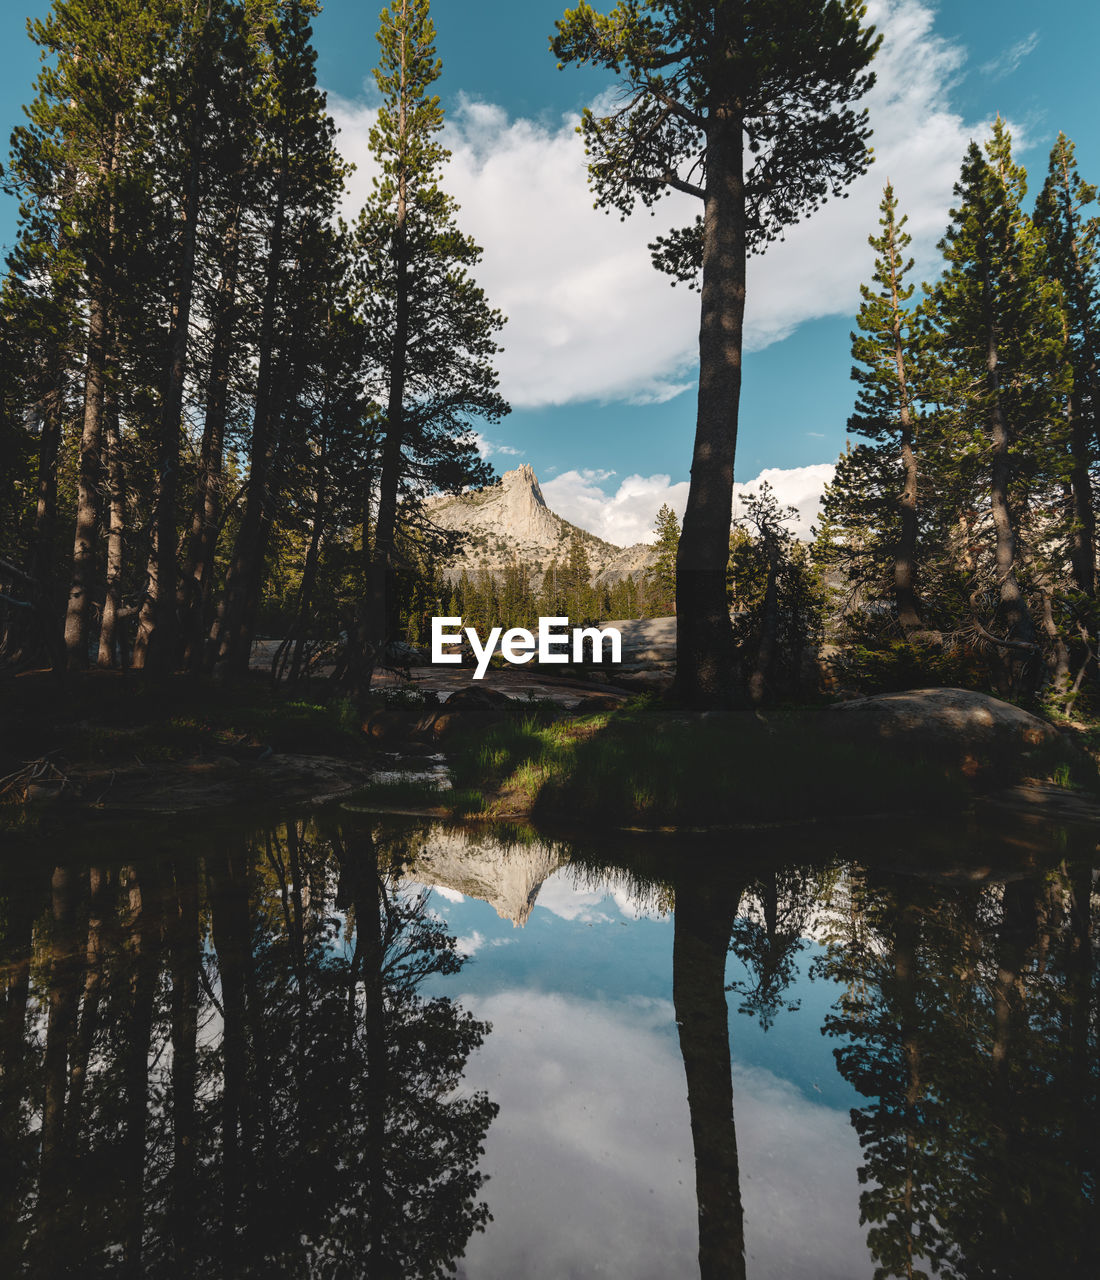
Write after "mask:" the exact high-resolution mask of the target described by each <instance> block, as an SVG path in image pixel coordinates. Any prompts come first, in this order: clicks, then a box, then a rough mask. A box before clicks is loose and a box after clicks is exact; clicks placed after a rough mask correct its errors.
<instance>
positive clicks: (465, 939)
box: [455, 929, 512, 958]
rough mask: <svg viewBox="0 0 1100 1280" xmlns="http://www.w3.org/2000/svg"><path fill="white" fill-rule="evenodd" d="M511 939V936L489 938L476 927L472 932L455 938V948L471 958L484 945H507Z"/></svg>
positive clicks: (460, 953)
mask: <svg viewBox="0 0 1100 1280" xmlns="http://www.w3.org/2000/svg"><path fill="white" fill-rule="evenodd" d="M511 941H512V939H511V938H487V937H486V936H485V935H484V934H483V933H482V932H481V930H480V929H474V930H473V932H472V933H466V934H463V935H462V937H461V938H456V939H455V950H456V951H457V952H458V953H459V955H463V956H466V957H467V958H469V957H470V956H476V955H477V953H478V952H479V951H480V950H481V949H482V947H506V946H507V945H508V943H509V942H511Z"/></svg>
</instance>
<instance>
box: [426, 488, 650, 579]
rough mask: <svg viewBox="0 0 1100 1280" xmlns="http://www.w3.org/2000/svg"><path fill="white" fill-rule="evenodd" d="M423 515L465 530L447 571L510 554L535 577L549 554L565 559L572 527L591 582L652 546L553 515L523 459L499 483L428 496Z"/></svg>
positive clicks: (646, 557) (643, 564)
mask: <svg viewBox="0 0 1100 1280" xmlns="http://www.w3.org/2000/svg"><path fill="white" fill-rule="evenodd" d="M428 515H429V516H430V518H431V519H432V521H433V522H434V523H435V524H437V525H439V526H440V527H441V528H443V529H453V530H455V531H457V532H460V533H464V534H466V535H467V543H466V546H465V548H464V550H463V551H462V552H461V553H460V554H459V555H458V556H457V557H456V559H455V560H454V561H453V563H452V564H451V565H450V566H449V568H448V569H447V572H448V573H449V574H450V575H451V576H452V577H457V576H458V575H459V574H460V573H461V572H462V570H463V569H465V570H466V571H467V572H473V571H474V570H476V569H480V568H487V569H492V570H497V571H499V570H502V569H504V568H505V567H506V566H507V565H508V564H510V563H511V562H512V560H513V559H515V560H517V561H518V562H519V563H520V564H522V565H525V566H526V567H527V569H528V570H529V571H530V573H531V574H532V577H533V578H534V580H535V582H536V583H538V582H540V581H541V579H542V575H543V574H544V573H545V572H546V570H547V569H548V568H549V567H550V564H551V563H552V562H553V561H554V560H556V561H557V562H558V563H559V564H564V562H565V561H566V560H567V558H568V556H569V544H570V541H571V540H572V537H573V535H574V533H580V535H581V538H582V541H583V542H584V549H585V552H586V554H587V556H588V563H589V567H590V569H591V571H592V576H593V579H594V580H595V581H596V582H600V583H604V582H607V583H611V582H618V581H619V580H621V579H622V578H624V577H626V576H627V575H629V574H632V573H638V572H640V571H641V570H643V569H645V568H647V567H648V566H649V565H651V564H652V563H653V560H654V552H653V548H652V547H648V546H646V545H645V544H644V543H637V544H636V545H635V546H633V547H616V546H613V545H612V544H611V543H609V542H604V541H603V540H602V539H601V538H597V537H596V535H595V534H592V533H588V532H587V531H586V530H584V529H578V528H577V526H576V525H572V524H570V523H569V521H568V520H563V519H562V517H561V516H559V515H555V514H554V512H553V511H551V510H550V508H549V507H548V506H547V505H546V500H545V499H544V498H543V496H542V489H541V488H540V487H539V482H538V478H537V476H536V475H535V473H534V471H533V470H532V468H531V467H530V466H529V465H528V464H527V463H524V464H523V465H522V466H519V467H517V468H516V469H515V470H514V471H506V472H505V473H504V475H503V476H502V477H501V479H500V483H499V484H495V485H491V486H489V487H488V488H485V489H480V490H478V491H477V492H476V493H464V494H461V495H459V496H458V497H450V496H447V497H439V498H433V499H431V500H430V501H429V503H428Z"/></svg>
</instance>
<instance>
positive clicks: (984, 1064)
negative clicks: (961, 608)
mask: <svg viewBox="0 0 1100 1280" xmlns="http://www.w3.org/2000/svg"><path fill="white" fill-rule="evenodd" d="M1010 837H1011V838H1010V839H1008V840H1005V839H1002V838H1001V837H1000V836H998V835H996V834H991V832H990V830H989V827H988V824H983V825H981V826H975V827H972V828H970V829H965V828H955V829H950V830H949V829H945V828H941V829H939V830H936V831H928V830H925V831H917V830H910V831H907V832H902V833H895V832H893V831H890V830H888V829H881V828H867V827H861V828H859V829H854V830H844V829H842V828H836V829H832V830H825V829H818V830H815V831H813V832H810V833H805V834H803V835H802V836H801V837H799V838H798V840H797V842H796V841H794V840H793V839H792V841H790V842H788V843H787V844H786V846H785V847H782V848H781V847H779V845H778V841H777V838H776V837H775V836H774V834H767V835H760V836H759V837H758V838H749V837H747V836H741V837H738V838H737V843H732V842H731V841H729V840H727V841H725V842H723V843H721V844H718V845H715V844H713V843H711V844H701V843H700V842H698V841H696V842H688V841H675V842H669V841H662V842H644V841H639V840H625V839H624V840H623V841H621V842H619V843H618V845H617V847H613V845H612V843H611V842H609V841H600V842H599V844H598V845H597V846H595V847H589V845H588V843H587V842H584V841H581V842H578V841H572V842H570V843H568V844H566V843H563V842H560V841H557V842H550V841H545V840H541V839H538V838H536V837H534V836H533V835H532V834H531V833H525V834H524V833H515V834H513V835H511V836H508V835H501V834H499V833H496V834H492V833H488V832H484V831H483V832H480V833H474V834H471V833H469V832H462V831H455V830H446V829H444V828H441V827H439V826H434V825H431V824H418V823H416V822H412V821H403V822H398V821H394V820H387V821H378V820H372V819H370V818H369V817H367V816H357V817H356V818H354V819H348V820H347V821H344V822H334V821H332V820H330V819H326V820H324V821H321V820H318V821H317V822H309V823H304V822H300V821H299V822H297V823H295V822H290V823H280V824H275V825H273V826H271V827H270V828H269V829H266V830H262V831H260V832H259V833H253V834H251V835H241V834H236V835H234V834H232V833H230V832H224V831H223V832H220V833H213V834H211V835H210V836H207V837H204V838H203V840H202V844H203V847H204V850H205V852H204V853H203V854H202V856H201V857H196V856H195V854H194V853H193V852H181V845H183V846H184V847H185V846H186V844H188V843H191V841H183V842H180V841H177V842H176V843H175V845H171V844H169V842H168V841H167V840H166V839H164V838H163V835H161V836H158V837H157V840H158V842H159V843H160V845H161V846H162V847H161V848H160V850H159V853H158V855H157V856H153V855H152V854H150V855H149V856H146V857H143V858H142V859H140V860H138V859H131V860H129V861H120V860H117V859H116V860H111V859H106V858H96V857H89V856H85V857H84V858H83V859H78V858H77V857H76V855H75V853H74V856H73V857H72V858H71V859H70V860H68V861H65V862H63V863H61V864H59V865H57V866H56V867H54V868H52V870H49V871H46V872H43V874H42V875H41V876H40V877H39V878H38V880H37V881H35V880H34V879H33V877H32V879H31V880H30V881H29V882H28V883H26V884H22V883H19V882H16V881H15V880H14V879H12V880H11V881H10V885H9V888H8V890H7V892H6V896H4V897H3V905H2V909H0V919H2V941H0V946H2V951H0V974H2V977H0V989H2V993H3V1009H2V1010H0V1018H2V1020H0V1070H2V1072H3V1076H2V1079H3V1089H2V1092H0V1127H2V1138H3V1153H4V1160H3V1162H2V1163H0V1179H2V1180H0V1232H2V1243H0V1268H3V1274H28V1275H35V1276H40V1275H41V1276H51V1275H65V1274H72V1275H80V1276H96V1275H117V1274H123V1275H134V1276H137V1275H142V1274H148V1273H151V1272H154V1271H167V1272H168V1273H169V1274H177V1275H196V1274H211V1275H215V1276H217V1275H224V1276H248V1275H295V1276H344V1275H346V1276H349V1277H350V1276H356V1277H360V1276H380V1277H388V1276H394V1277H406V1276H408V1277H414V1276H422V1275H423V1276H435V1275H445V1274H448V1273H449V1272H450V1269H451V1268H453V1267H457V1268H458V1271H459V1275H460V1276H468V1277H471V1280H477V1278H480V1280H488V1278H493V1277H509V1278H510V1277H512V1276H515V1275H519V1274H522V1275H523V1276H524V1277H525V1280H527V1278H529V1280H537V1278H538V1277H542V1276H545V1277H550V1278H553V1280H556V1278H557V1277H559V1276H562V1275H568V1274H597V1273H598V1274H607V1275H615V1276H624V1277H625V1276H629V1277H630V1278H631V1280H646V1278H647V1277H652V1278H653V1280H658V1278H660V1277H667V1276H669V1275H685V1276H686V1275H690V1274H692V1273H693V1272H694V1273H695V1274H698V1275H700V1276H701V1277H702V1280H712V1278H715V1277H735V1278H736V1277H745V1276H747V1277H749V1280H769V1278H770V1277H777V1278H778V1277H783V1278H784V1280H796V1278H797V1277H799V1276H805V1277H807V1280H809V1278H810V1277H813V1278H814V1280H857V1278H858V1277H867V1278H868V1280H870V1278H871V1277H872V1276H875V1277H879V1276H881V1277H891V1276H898V1277H917V1276H921V1275H933V1274H938V1275H943V1276H946V1277H958V1278H960V1280H961V1278H967V1280H969V1278H970V1277H986V1276H988V1277H997V1278H998V1280H1002V1278H1005V1280H1015V1278H1016V1277H1019V1280H1024V1278H1025V1277H1028V1278H1030V1277H1034V1276H1038V1275H1045V1274H1058V1275H1060V1276H1066V1277H1070V1278H1071V1280H1072V1278H1074V1277H1085V1276H1092V1275H1093V1274H1096V1273H1097V1271H1098V1269H1100V1267H1098V1262H1100V1257H1098V1252H1097V1238H1096V1227H1095V1218H1096V1214H1095V1209H1096V1173H1097V1169H1096V1161H1097V1150H1098V1144H1097V1127H1096V1126H1097V981H1096V980H1097V958H1098V954H1100V949H1098V936H1097V935H1098V930H1097V910H1096V907H1097V903H1096V900H1095V892H1096V890H1095V884H1094V874H1093V862H1094V858H1095V849H1096V833H1095V831H1091V832H1090V831H1083V830H1077V831H1072V830H1066V831H1052V830H1049V829H1048V830H1045V831H1041V832H1040V831H1037V830H1030V829H1028V828H1027V827H1026V824H1021V823H1020V822H1015V823H1014V824H1013V826H1012V830H1011V833H1010ZM68 847H72V845H70V846H68ZM930 868H935V869H934V870H930ZM517 925H519V926H523V927H522V929H520V928H516V927H515V926H517ZM623 926H626V927H623ZM470 955H472V956H474V957H475V963H473V964H470V965H464V956H470ZM490 1024H492V1027H493V1031H492V1034H491V1035H490V1034H489V1030H490ZM498 1104H499V1106H500V1112H499V1118H496V1119H494V1117H497V1113H498ZM487 1176H489V1177H491V1179H492V1180H491V1181H490V1182H489V1183H488V1185H486V1181H485V1180H486V1177H487ZM490 1204H491V1207H492V1211H493V1212H492V1217H490V1213H489V1208H490Z"/></svg>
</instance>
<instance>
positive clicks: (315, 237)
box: [214, 0, 344, 675]
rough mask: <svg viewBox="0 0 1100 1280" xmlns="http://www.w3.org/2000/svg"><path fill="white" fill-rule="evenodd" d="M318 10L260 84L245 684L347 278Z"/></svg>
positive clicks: (269, 63) (237, 615)
mask: <svg viewBox="0 0 1100 1280" xmlns="http://www.w3.org/2000/svg"><path fill="white" fill-rule="evenodd" d="M313 9H314V4H313V3H312V0H295V2H293V3H289V4H287V5H286V6H284V7H282V8H281V9H280V10H279V16H278V21H272V22H270V23H269V24H268V25H267V27H266V30H265V44H266V58H265V61H266V67H265V71H264V74H263V76H262V77H261V79H260V82H259V85H258V95H259V102H258V103H257V107H258V109H259V110H258V114H260V118H261V119H264V121H265V133H264V134H263V136H262V138H261V146H260V163H261V165H262V169H263V178H264V184H265V187H266V190H265V191H264V196H265V201H266V204H267V210H266V217H265V218H264V220H263V222H261V224H260V225H261V227H262V233H263V235H264V239H265V241H266V252H265V253H264V254H263V255H262V257H261V258H260V264H259V272H258V276H259V279H258V294H259V296H258V299H257V301H258V311H259V324H258V328H257V332H256V339H255V341H256V350H255V360H256V374H255V377H256V384H255V393H254V401H253V407H252V432H251V437H250V440H249V449H248V463H249V466H248V480H247V482H246V485H245V489H244V514H243V516H242V518H241V523H240V528H239V529H238V531H237V536H236V540H235V545H234V548H233V553H232V556H231V559H230V564H229V569H228V573H227V578H226V585H225V600H224V604H223V607H222V610H221V616H220V617H219V619H218V622H217V624H216V627H217V634H216V642H215V646H214V647H215V651H216V653H217V655H218V657H219V658H220V659H221V660H222V661H224V662H225V664H226V666H227V668H228V670H229V671H231V672H233V673H235V674H237V675H243V674H244V673H245V672H246V671H247V670H248V663H249V657H250V654H251V649H252V637H253V634H254V631H255V627H256V620H257V616H258V613H259V609H260V603H261V598H262V590H263V574H264V562H265V557H266V555H267V551H268V546H269V542H270V537H271V532H272V527H273V522H274V519H275V515H276V508H277V505H278V498H279V492H280V487H281V483H282V480H283V477H284V473H283V468H284V467H285V466H286V465H287V463H288V461H289V459H288V448H289V447H290V443H291V432H290V427H291V425H292V424H293V422H294V421H295V414H294V412H293V408H292V407H293V406H294V405H295V404H296V401H297V397H298V396H299V394H300V393H301V391H302V389H303V385H304V382H305V379H306V373H307V369H308V362H309V352H310V349H311V344H312V341H313V335H314V333H315V331H316V321H317V319H318V317H319V315H323V314H324V307H325V306H326V305H327V299H326V297H325V295H326V294H327V293H329V291H330V290H331V289H332V288H333V287H334V279H333V272H334V270H335V271H336V276H337V279H338V278H339V270H340V267H339V263H338V262H335V263H334V261H333V253H334V248H335V246H334V241H333V239H332V235H331V232H330V231H329V230H328V223H329V220H330V219H331V217H332V215H333V214H334V212H335V205H336V199H337V197H338V195H339V193H340V190H341V187H342V181H343V173H344V170H343V166H342V165H341V163H340V161H339V160H338V158H337V155H336V151H335V145H334V135H335V126H334V125H333V123H332V120H331V118H330V117H329V116H328V115H327V113H326V112H325V109H324V98H323V95H322V94H321V92H320V90H319V89H318V87H317V80H316V73H315V62H316V53H315V51H314V49H313V46H312V43H311V36H312V31H311V29H310V26H309V16H310V14H311V13H312V11H313ZM261 113H262V114H261Z"/></svg>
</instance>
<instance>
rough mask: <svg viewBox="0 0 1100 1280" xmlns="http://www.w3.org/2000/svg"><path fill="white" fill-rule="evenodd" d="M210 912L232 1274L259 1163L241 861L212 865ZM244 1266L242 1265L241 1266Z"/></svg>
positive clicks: (224, 1250) (226, 1244)
mask: <svg viewBox="0 0 1100 1280" xmlns="http://www.w3.org/2000/svg"><path fill="white" fill-rule="evenodd" d="M209 877H210V888H209V896H210V906H211V921H212V930H213V939H214V947H215V951H216V954H217V961H218V977H219V986H220V988H221V997H222V1010H223V1019H222V1046H221V1047H222V1097H221V1103H222V1106H221V1112H222V1114H221V1150H222V1163H221V1182H222V1204H221V1211H222V1212H221V1231H222V1243H221V1255H222V1257H223V1259H225V1263H226V1271H227V1272H233V1271H235V1270H236V1271H240V1270H244V1265H243V1259H242V1257H241V1244H242V1235H243V1232H242V1230H241V1229H240V1228H241V1224H242V1219H244V1218H246V1216H247V1213H246V1208H245V1205H244V1203H243V1199H244V1170H245V1167H246V1165H251V1164H252V1162H253V1160H254V1158H255V1141H256V1138H255V1123H254V1118H253V1107H252V1100H251V1096H250V1092H249V1088H248V1004H247V997H246V987H247V978H246V975H247V970H248V965H249V956H250V948H251V923H250V919H249V910H248V878H247V866H246V865H244V860H243V858H240V857H239V855H235V856H232V857H231V856H230V855H227V854H225V853H219V854H218V855H216V857H215V858H213V859H212V860H211V864H210V870H209ZM238 1264H240V1265H238Z"/></svg>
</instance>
